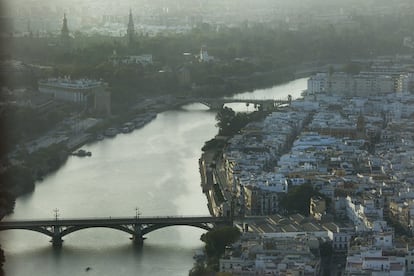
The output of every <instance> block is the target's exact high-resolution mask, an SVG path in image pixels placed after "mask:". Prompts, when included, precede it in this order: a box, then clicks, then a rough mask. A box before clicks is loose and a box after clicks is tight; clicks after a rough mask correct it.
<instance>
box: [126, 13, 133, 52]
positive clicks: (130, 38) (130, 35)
mask: <svg viewBox="0 0 414 276" xmlns="http://www.w3.org/2000/svg"><path fill="white" fill-rule="evenodd" d="M134 40H135V27H134V20H133V18H132V10H129V21H128V28H127V42H128V46H131V45H132V44H133V42H134Z"/></svg>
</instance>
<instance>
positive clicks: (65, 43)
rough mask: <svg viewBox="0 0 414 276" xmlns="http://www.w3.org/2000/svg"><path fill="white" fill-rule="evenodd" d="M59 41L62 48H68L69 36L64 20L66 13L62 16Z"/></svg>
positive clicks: (66, 21) (65, 20)
mask: <svg viewBox="0 0 414 276" xmlns="http://www.w3.org/2000/svg"><path fill="white" fill-rule="evenodd" d="M60 39H61V43H62V46H63V47H64V48H65V49H69V48H70V36H69V28H68V20H67V19H66V13H64V14H63V22H62V29H61V31H60Z"/></svg>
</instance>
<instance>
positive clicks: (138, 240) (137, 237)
mask: <svg viewBox="0 0 414 276" xmlns="http://www.w3.org/2000/svg"><path fill="white" fill-rule="evenodd" d="M133 227H134V234H133V235H132V238H131V240H132V241H133V242H134V245H136V246H143V245H144V240H145V238H144V237H143V236H142V231H141V230H142V229H141V228H142V225H141V224H134V226H133Z"/></svg>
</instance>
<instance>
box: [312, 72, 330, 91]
mask: <svg viewBox="0 0 414 276" xmlns="http://www.w3.org/2000/svg"><path fill="white" fill-rule="evenodd" d="M327 83H328V74H327V73H317V74H316V75H314V76H312V77H310V78H309V79H308V95H313V94H318V93H324V92H326V89H327Z"/></svg>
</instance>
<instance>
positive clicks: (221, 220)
mask: <svg viewBox="0 0 414 276" xmlns="http://www.w3.org/2000/svg"><path fill="white" fill-rule="evenodd" d="M177 225H184V226H193V227H198V228H201V229H204V230H207V231H209V230H211V229H213V228H214V227H216V226H222V225H223V226H224V225H233V222H232V220H231V218H228V217H182V216H181V217H179V216H174V217H132V218H122V217H118V218H115V217H114V218H111V217H110V218H83V219H82V218H78V219H54V220H15V221H2V222H0V231H4V230H11V229H21V230H29V231H35V232H39V233H42V234H45V235H47V236H49V237H51V238H52V240H51V242H52V244H53V246H57V247H59V246H61V245H62V243H63V239H62V238H63V237H64V236H66V235H69V234H70V233H73V232H76V231H80V230H83V229H88V228H98V227H99V228H111V229H115V230H119V231H123V232H126V233H128V234H131V235H132V237H131V239H132V240H133V241H134V243H136V244H138V245H142V244H143V241H144V239H145V238H144V235H146V234H148V233H150V232H152V231H155V230H158V229H161V228H165V227H169V226H177Z"/></svg>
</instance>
